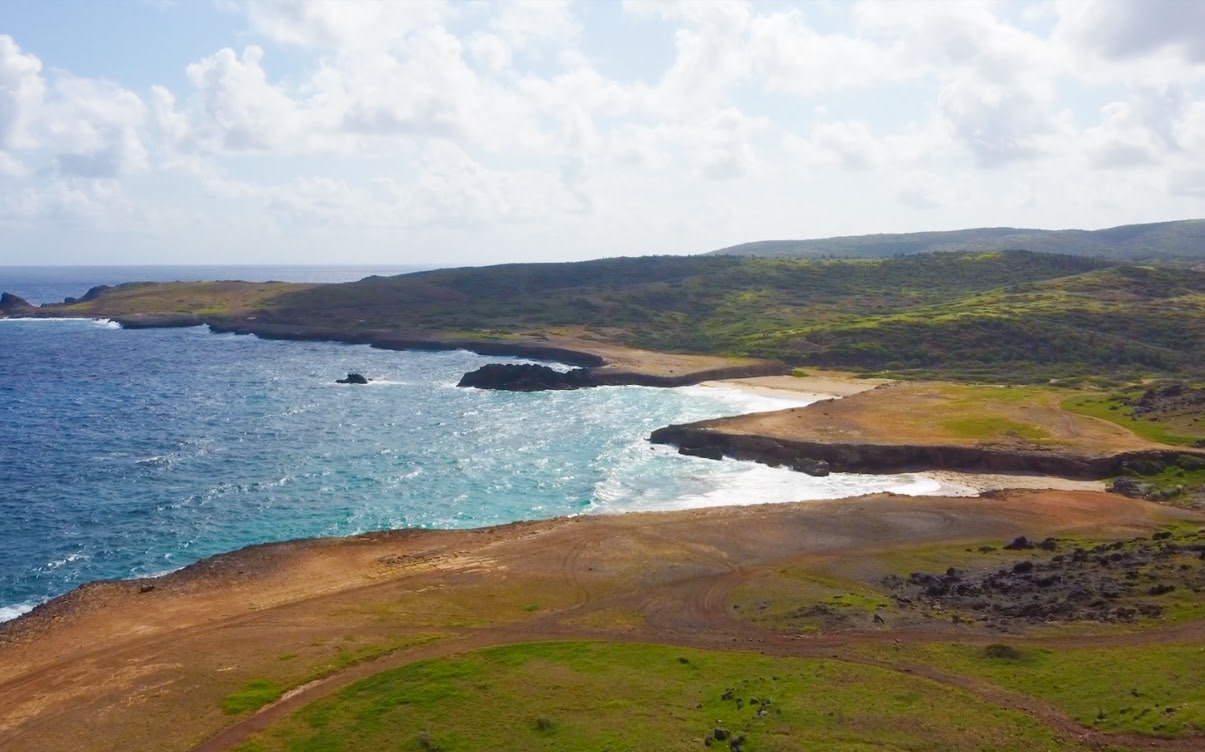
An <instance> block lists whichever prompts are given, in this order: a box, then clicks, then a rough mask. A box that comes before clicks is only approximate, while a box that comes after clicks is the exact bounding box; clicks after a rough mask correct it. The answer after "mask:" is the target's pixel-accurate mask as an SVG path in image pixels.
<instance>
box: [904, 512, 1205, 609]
mask: <svg viewBox="0 0 1205 752" xmlns="http://www.w3.org/2000/svg"><path fill="white" fill-rule="evenodd" d="M1057 547H1058V545H1057V543H1056V542H1055V541H1054V540H1053V539H1050V538H1047V539H1046V540H1045V541H1043V542H1041V543H1038V544H1033V543H1030V542H1029V541H1028V540H1026V539H1025V538H1018V539H1016V540H1015V541H1013V542H1012V543H1010V544H1009V545H1008V546H1005V548H1009V549H1011V550H1030V549H1036V550H1045V551H1053V550H1054V549H1056V548H1057ZM883 584H884V585H886V586H887V587H888V589H890V590H891V591H892V597H893V598H894V600H895V601H896V603H897V604H898V605H899V606H901V607H904V608H920V609H925V610H931V611H937V610H940V611H954V612H955V613H957V612H958V611H963V612H966V611H970V612H973V613H974V614H975V616H974V618H975V620H981V621H983V622H985V623H986V624H987V625H988V626H992V627H996V628H1000V629H1006V628H1007V627H1008V625H1009V623H1010V622H1014V621H1023V622H1030V623H1040V622H1068V621H1096V622H1133V621H1136V620H1138V619H1141V618H1154V617H1158V616H1161V615H1162V614H1163V611H1164V607H1163V605H1161V604H1160V603H1159V597H1160V596H1163V595H1166V594H1167V593H1171V592H1174V591H1175V590H1176V589H1178V588H1188V589H1191V590H1192V591H1193V592H1202V591H1205V534H1202V533H1197V534H1196V535H1195V536H1193V537H1191V538H1186V539H1184V540H1181V541H1175V540H1172V536H1171V534H1170V533H1156V535H1155V536H1154V537H1153V538H1152V539H1146V538H1136V539H1134V540H1132V541H1118V542H1116V543H1108V544H1102V545H1099V546H1096V547H1094V548H1091V549H1084V548H1078V547H1077V548H1074V549H1072V550H1070V551H1068V552H1066V553H1056V554H1054V555H1053V556H1050V557H1048V558H1044V557H1035V558H1033V559H1025V560H1021V561H1018V562H1015V563H1014V564H1012V565H1011V566H1007V567H1004V568H1001V569H997V570H994V571H979V572H965V571H962V570H959V569H956V568H955V567H950V568H948V569H947V570H946V571H945V573H944V574H931V573H926V572H913V573H912V574H910V575H909V576H908V577H907V579H905V578H902V577H899V576H896V575H889V576H888V577H886V578H885V579H884V580H883Z"/></svg>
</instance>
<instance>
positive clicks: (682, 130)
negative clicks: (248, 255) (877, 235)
mask: <svg viewBox="0 0 1205 752" xmlns="http://www.w3.org/2000/svg"><path fill="white" fill-rule="evenodd" d="M223 2H224V5H223V7H225V8H226V9H227V10H230V11H232V12H231V13H230V14H229V15H226V16H218V17H219V18H221V19H226V20H227V22H228V23H229V24H231V28H230V29H229V33H228V35H227V37H226V38H221V39H220V40H219V42H218V43H217V44H214V46H213V47H212V48H210V50H212V51H209V52H208V53H207V54H198V55H195V56H194V57H193V58H192V59H191V60H186V59H181V60H180V61H179V63H178V67H177V68H176V69H174V70H172V71H167V72H164V73H163V75H162V77H161V78H160V77H159V76H155V77H153V78H152V79H151V80H152V81H158V82H159V85H153V86H147V85H141V86H135V85H132V84H130V83H129V82H128V81H123V80H120V77H118V78H117V79H115V80H106V79H104V78H102V77H99V76H97V75H96V74H95V72H94V71H92V70H87V69H80V70H72V71H66V70H63V69H62V68H60V67H57V65H58V64H59V63H60V62H61V61H57V60H50V59H45V58H40V57H39V56H38V54H39V51H37V50H23V49H22V48H21V47H20V46H19V45H18V44H17V41H15V40H13V39H12V38H10V37H7V36H0V179H2V180H3V182H4V184H5V188H6V192H5V194H4V197H3V198H0V206H2V207H3V216H4V217H5V218H6V220H5V221H6V222H8V223H9V224H12V223H13V222H17V221H20V222H23V223H26V224H27V225H28V226H29V227H35V226H37V225H38V223H43V224H44V226H46V227H52V226H53V227H59V228H62V227H77V228H86V227H97V226H100V225H101V224H103V223H105V222H111V220H110V219H106V218H107V217H110V216H112V217H119V218H124V221H127V222H128V221H130V219H131V217H132V216H150V215H154V216H158V217H167V218H168V219H167V220H164V221H163V222H160V223H159V224H157V225H154V227H155V228H157V229H155V230H154V231H155V232H160V231H162V232H164V233H165V235H164V236H163V241H162V242H160V243H158V245H160V246H164V247H167V246H171V247H178V246H179V245H181V244H180V243H177V242H176V239H175V238H172V237H170V236H169V233H170V231H171V230H170V228H171V227H173V226H175V227H177V228H178V227H183V226H186V225H187V226H189V227H193V228H194V229H195V227H197V226H202V225H203V226H205V227H208V228H211V229H210V230H209V235H207V240H210V241H211V242H212V243H213V244H215V245H221V246H223V247H232V248H233V247H241V248H244V249H246V248H251V249H255V248H261V247H262V248H269V247H273V246H272V243H274V242H279V243H282V245H281V248H282V249H288V250H289V251H292V250H294V249H298V248H306V249H309V250H307V251H306V252H311V251H314V249H319V248H320V247H321V246H322V243H329V242H334V241H332V238H334V239H338V242H340V243H343V242H345V240H346V242H347V243H348V244H349V245H353V246H355V247H357V248H359V247H365V248H367V247H368V246H370V245H372V244H373V243H378V244H379V247H381V248H393V247H395V244H396V241H397V238H399V237H405V238H407V239H414V238H423V239H424V241H425V242H427V243H431V242H435V241H436V240H438V242H439V243H447V244H450V245H448V247H447V248H446V249H445V248H444V246H442V245H441V246H439V247H440V249H441V251H440V253H441V256H444V255H446V256H447V257H448V258H452V257H453V256H454V255H455V254H456V253H460V254H461V259H462V260H477V261H488V260H494V259H493V258H491V257H490V256H489V255H488V254H489V253H494V252H496V253H516V254H522V255H523V256H526V257H537V256H540V255H542V254H543V255H545V256H549V257H551V255H553V254H558V253H576V254H585V253H588V252H590V253H602V252H611V253H632V252H639V251H644V250H674V251H685V250H699V249H702V248H708V247H714V246H716V245H723V244H725V243H726V242H728V241H730V242H740V241H742V240H747V239H751V238H756V237H765V236H770V235H777V236H780V237H789V236H791V235H796V236H799V235H805V236H806V235H814V234H817V233H821V234H825V233H833V234H857V233H860V232H871V231H883V232H886V231H894V230H900V229H914V230H919V229H926V228H931V229H938V228H940V227H943V226H947V227H948V226H950V225H954V226H967V225H968V224H975V223H982V224H993V225H998V224H1015V225H1030V226H1041V225H1042V224H1048V225H1049V224H1055V225H1058V226H1072V225H1077V224H1078V225H1088V226H1102V225H1114V224H1120V223H1124V222H1135V221H1145V220H1149V219H1170V218H1174V217H1176V216H1184V215H1185V214H1194V213H1195V214H1199V213H1200V210H1199V199H1200V196H1201V195H1202V191H1203V189H1202V188H1201V186H1202V184H1203V181H1202V178H1201V176H1202V175H1203V174H1205V97H1203V95H1202V93H1201V92H1202V85H1205V54H1203V53H1202V51H1201V49H1200V48H1201V47H1202V44H1203V43H1202V41H1201V40H1202V38H1201V36H1200V35H1199V34H1198V33H1197V32H1196V29H1197V28H1199V27H1200V26H1202V25H1203V24H1200V23H1196V14H1197V13H1198V11H1197V10H1196V8H1195V5H1194V4H1193V3H1190V2H1185V3H1183V4H1175V3H1161V4H1160V5H1159V8H1161V9H1162V11H1163V14H1162V15H1159V14H1156V13H1152V12H1146V11H1144V10H1143V9H1144V8H1149V7H1151V6H1150V5H1149V3H1141V4H1140V3H1136V2H1129V3H1122V2H1116V1H1114V0H1101V1H1100V2H1094V3H1090V4H1085V3H1080V2H1071V1H1070V0H1068V1H1066V2H1064V1H1062V0H1050V1H1049V2H1047V1H1046V0H1042V1H1041V2H1035V3H1029V4H1027V5H1025V6H1024V7H1018V6H1016V5H1013V4H1003V3H999V2H990V1H986V2H937V1H934V2H908V3H904V2H894V1H888V2H882V1H879V0H867V1H865V2H859V3H856V4H844V3H804V2H794V1H793V0H788V1H787V2H785V3H776V4H774V5H772V6H771V5H768V4H763V3H758V2H737V1H732V2H720V1H719V0H716V1H711V0H708V1H706V2H701V1H699V0H679V1H671V0H627V2H625V3H624V4H623V6H622V7H615V6H602V5H598V6H593V5H592V6H586V5H584V4H582V3H578V4H573V3H571V2H569V0H514V1H513V2H504V1H502V0H481V1H479V2H471V3H461V2H457V3H446V2H440V1H436V0H414V1H413V2H409V1H408V2H386V1H383V0H382V1H378V0H304V1H303V0H223ZM157 12H161V13H165V14H166V13H173V12H176V11H175V10H174V9H173V8H171V7H167V8H164V9H163V10H161V11H157ZM116 14H117V15H118V16H120V13H119V12H116ZM1153 16H1159V17H1153ZM118 20H119V19H118ZM118 20H115V22H118ZM103 31H104V30H103V29H98V30H97V33H103ZM182 48H186V47H185V46H183V45H182ZM106 69H107V70H120V67H119V66H109V67H107V68H106ZM181 72H182V73H184V74H185V76H184V80H183V82H180V81H179V80H178V79H177V78H176V77H177V76H178V74H180V73H181ZM166 81H172V82H173V83H170V84H169V83H164V82H166ZM1101 170H1108V174H1107V178H1108V179H1107V180H1103V179H1101V172H1100V171H1101ZM93 184H94V185H93ZM145 185H154V186H155V190H140V189H139V188H140V187H144V186H145ZM198 188H200V190H198ZM160 189H161V190H160ZM198 195H200V196H201V198H200V199H198V198H197V196H198ZM801 207H802V208H801ZM173 217H174V218H176V219H171V218H173ZM182 218H183V219H182ZM169 220H170V221H169ZM143 226H145V227H151V225H146V224H144V225H143ZM234 228H238V230H237V233H236V230H235V229H234ZM147 231H148V232H150V231H151V230H147ZM80 232H83V230H82V229H81V230H80ZM177 232H178V230H177ZM248 233H250V234H248ZM235 234H239V237H238V238H234V235H235ZM190 237H193V236H190ZM249 237H254V238H255V242H254V243H251V242H250V241H248V240H247V239H246V238H249ZM564 237H576V238H581V240H580V242H575V243H574V244H572V247H571V249H570V250H565V249H566V245H565V243H564V241H563V238H564ZM273 238H276V240H273ZM282 238H288V240H289V242H285V241H284V240H281V239H282ZM482 238H490V241H489V242H485V241H483V240H482ZM501 238H505V239H506V240H501ZM720 238H723V242H721V241H720V240H719V239H720ZM303 239H304V242H302V241H303ZM495 239H499V240H498V241H497V242H494V240H495ZM0 240H2V239H0ZM507 243H511V245H507ZM457 244H458V245H457ZM148 245H151V244H148ZM193 245H195V246H198V247H199V245H200V244H199V243H193ZM428 247H434V246H428ZM487 248H488V249H498V250H496V251H494V250H491V251H486V250H483V249H487ZM281 252H282V253H283V252H284V251H283V250H282V251H281ZM322 258H326V257H325V256H323V257H322ZM441 260H442V259H441Z"/></svg>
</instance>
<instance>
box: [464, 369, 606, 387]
mask: <svg viewBox="0 0 1205 752" xmlns="http://www.w3.org/2000/svg"><path fill="white" fill-rule="evenodd" d="M457 386H466V387H468V386H471V387H475V388H477V389H501V390H504V391H509V392H540V391H545V390H548V389H583V388H585V387H591V386H598V382H597V380H595V378H594V377H593V375H592V374H591V373H590V371H588V370H587V369H585V368H575V369H573V370H571V371H565V372H561V371H557V370H554V369H552V368H549V367H548V366H541V365H536V364H534V363H523V364H517V363H488V364H486V365H484V366H482V367H481V368H478V369H477V370H476V371H470V372H469V373H466V374H465V375H464V376H463V377H461V379H460V383H458V384H457Z"/></svg>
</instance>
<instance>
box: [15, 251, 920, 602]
mask: <svg viewBox="0 0 1205 752" xmlns="http://www.w3.org/2000/svg"><path fill="white" fill-rule="evenodd" d="M9 271H10V270H6V269H3V268H0V290H11V291H14V292H16V291H17V290H16V289H13V288H14V286H13V285H12V284H11V282H12V279H11V276H9V277H6V274H7V273H8V272H9ZM221 271H225V272H228V273H227V274H221V273H217V272H221ZM267 271H268V270H265V272H267ZM281 271H282V270H281V269H279V268H277V269H276V270H274V271H273V272H272V273H271V274H270V275H268V274H266V273H265V274H264V275H263V276H262V278H263V279H283V278H285V275H284V274H282V273H281ZM371 271H372V270H369V272H365V273H371ZM130 272H131V270H123V273H125V274H129V273H130ZM240 273H241V274H240ZM198 274H204V275H208V276H194V277H184V276H177V277H171V278H211V277H219V278H237V277H238V276H251V275H248V274H246V268H242V269H237V270H230V269H225V270H204V271H203V272H199V273H198ZM87 275H88V273H87V272H77V273H75V274H72V275H69V276H78V277H80V279H78V280H76V279H72V280H71V284H72V285H74V287H72V288H71V289H64V288H63V287H61V286H60V287H56V286H55V281H54V280H45V279H44V280H42V281H41V282H37V280H28V281H30V282H34V283H37V285H40V287H38V286H37V285H34V284H30V285H29V286H28V288H27V289H42V290H45V291H47V292H46V293H44V294H51V293H52V294H51V296H50V297H46V298H43V300H60V299H62V297H64V296H65V295H79V294H82V293H83V292H84V290H86V289H87V287H90V286H91V285H93V284H101V283H109V282H106V280H105V279H104V278H101V277H99V276H93V277H91V278H87V279H85V277H87ZM359 276H364V274H359ZM135 278H137V279H149V278H152V277H151V276H150V275H149V273H148V274H147V276H142V277H129V279H135ZM312 278H313V277H311V279H312ZM330 278H334V279H338V277H336V276H335V275H333V274H332V275H331V276H330V277H328V279H330ZM344 278H346V277H344ZM352 278H357V277H354V276H353V277H352ZM112 281H113V282H121V281H127V279H126V278H122V279H115V280H112ZM80 285H82V289H80ZM31 297H34V296H31ZM493 360H498V358H488V359H487V358H483V357H480V356H477V355H473V354H471V353H467V352H447V353H410V352H392V351H383V350H375V349H372V348H369V347H366V346H352V345H339V344H333V343H307V342H277V341H267V340H259V339H257V338H254V337H247V336H236V335H215V334H212V333H210V332H209V331H208V329H207V328H204V327H197V328H193V329H161V330H123V329H120V328H118V327H116V326H115V325H113V324H110V323H107V322H96V321H86V320H54V321H47V320H7V321H4V320H0V619H3V618H11V617H13V616H15V615H17V614H18V613H20V612H22V611H24V610H27V609H28V608H30V607H32V606H33V605H35V604H37V603H39V602H41V601H43V600H46V599H47V598H50V597H53V596H55V595H59V594H61V593H64V592H66V591H67V590H70V589H71V588H73V587H75V586H77V585H79V584H81V583H83V582H86V581H89V580H92V579H98V578H124V577H134V576H144V575H153V574H158V573H162V572H166V571H170V570H173V569H176V568H179V567H181V566H184V565H186V564H188V563H190V562H193V561H196V560H197V559H200V558H202V557H205V556H209V555H212V554H215V553H219V552H223V551H229V550H232V549H235V548H239V547H242V546H246V545H249V544H253V543H260V542H264V541H272V540H284V539H289V538H299V537H313V536H330V535H347V534H352V533H357V532H363V531H367V530H377V529H383V528H394V527H406V526H415V527H476V526H481V525H488V524H494V523H501V522H509V521H514V520H519V519H537V518H545V517H552V516H558V515H569V514H590V513H606V512H624V511H639V510H652V509H674V508H688V507H695V506H703V505H714V504H732V503H751V502H758V501H786V500H793V499H805V498H833V497H839V496H848V495H853V494H858V493H865V492H869V491H874V490H884V489H893V490H913V491H919V490H923V489H924V488H926V487H927V486H926V484H927V483H929V482H928V481H924V480H918V479H916V478H913V477H911V476H900V477H890V476H853V475H832V476H829V477H828V478H810V477H807V476H804V475H800V474H797V473H791V472H789V471H785V470H776V469H771V468H767V467H763V466H759V465H754V464H751V463H740V462H734V461H724V462H715V461H711V460H704V459H698V458H689V457H683V456H680V455H678V454H676V453H675V452H674V451H673V450H671V449H669V448H666V447H654V446H652V445H650V444H648V443H647V441H646V440H645V438H646V437H647V435H648V434H649V432H651V431H652V430H653V429H655V428H657V427H659V426H662V425H666V424H669V423H674V422H683V421H689V420H699V419H703V418H707V417H714V416H718V415H725V414H735V413H741V412H749V411H753V410H759V409H760V410H764V409H777V408H781V407H785V406H789V403H785V402H782V401H777V400H773V399H769V398H766V397H760V396H757V395H753V394H750V393H748V392H743V391H739V390H731V389H717V388H711V387H689V388H685V389H650V388H642V387H606V388H599V389H590V390H582V391H575V392H544V393H534V394H516V393H505V392H486V391H478V390H473V389H459V388H457V387H456V386H455V383H456V381H457V380H458V379H459V377H460V376H461V374H463V373H464V372H465V371H467V370H471V369H473V368H476V367H478V366H479V365H481V364H483V363H485V362H488V361H493ZM348 371H359V372H361V373H364V374H366V375H368V376H369V377H370V378H372V379H373V382H372V383H371V384H370V385H369V386H367V387H358V386H341V385H337V384H335V383H334V380H335V378H337V377H339V376H342V375H343V374H345V373H347V372H348Z"/></svg>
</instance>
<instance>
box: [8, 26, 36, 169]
mask: <svg viewBox="0 0 1205 752" xmlns="http://www.w3.org/2000/svg"><path fill="white" fill-rule="evenodd" d="M41 74H42V61H40V60H38V58H37V57H35V56H33V55H29V54H26V53H24V52H22V51H21V48H20V47H18V46H17V43H16V42H14V41H13V38H12V37H10V36H7V35H0V144H3V145H5V146H9V147H15V148H28V147H30V146H32V145H35V144H36V140H35V138H34V136H33V135H32V134H30V133H29V131H28V128H29V119H30V112H31V110H33V109H35V108H37V107H39V106H41V104H42V99H43V97H45V95H46V82H45V81H44V80H43V79H42V75H41Z"/></svg>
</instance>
